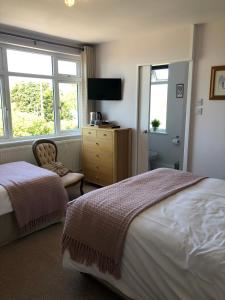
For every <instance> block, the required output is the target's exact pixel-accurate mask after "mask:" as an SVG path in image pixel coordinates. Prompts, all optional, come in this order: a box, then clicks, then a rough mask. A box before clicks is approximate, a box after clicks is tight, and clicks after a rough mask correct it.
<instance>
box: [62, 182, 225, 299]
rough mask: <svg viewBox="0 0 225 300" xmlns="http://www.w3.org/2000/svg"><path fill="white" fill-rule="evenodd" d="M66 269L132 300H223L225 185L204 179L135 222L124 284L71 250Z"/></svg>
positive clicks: (125, 259) (126, 252)
mask: <svg viewBox="0 0 225 300" xmlns="http://www.w3.org/2000/svg"><path fill="white" fill-rule="evenodd" d="M98 193H101V190H99V191H98ZM93 196H94V195H93ZM146 196H147V195H146ZM90 197H91V193H90ZM81 200H82V199H81ZM67 218H68V216H67ZM66 226H67V223H66V225H65V231H66ZM80 230H81V231H82V228H80ZM102 238H103V239H104V234H103V235H102ZM63 265H64V267H65V268H69V269H72V270H74V271H75V272H77V271H79V272H82V273H87V274H90V275H92V276H94V277H96V278H97V279H99V280H100V281H103V282H105V283H106V284H107V285H109V286H111V287H112V288H113V289H115V290H117V291H119V293H121V294H122V295H124V297H125V298H128V299H135V300H139V299H140V300H155V299H157V300H158V299H159V300H166V299H169V300H176V299H182V300H195V299H196V300H208V299H213V300H223V299H224V298H225V284H224V283H225V181H223V180H219V179H211V178H205V179H202V180H200V181H199V182H196V183H195V184H193V185H191V186H189V187H186V188H184V189H183V190H181V191H178V192H177V193H175V194H173V195H170V196H168V197H166V199H164V200H163V201H160V202H158V203H156V204H154V205H153V206H151V207H150V208H148V209H145V210H144V211H142V212H141V213H140V214H139V215H138V216H136V217H135V218H134V219H133V221H132V222H131V224H130V226H129V228H128V231H127V234H126V239H125V242H124V248H123V255H122V261H121V277H120V278H119V279H118V278H115V276H113V275H112V274H110V273H109V272H105V273H103V272H101V271H100V270H99V267H98V266H97V265H96V264H87V263H80V262H78V261H76V259H74V258H72V257H71V251H70V249H69V248H68V247H67V248H66V249H65V251H64V255H63Z"/></svg>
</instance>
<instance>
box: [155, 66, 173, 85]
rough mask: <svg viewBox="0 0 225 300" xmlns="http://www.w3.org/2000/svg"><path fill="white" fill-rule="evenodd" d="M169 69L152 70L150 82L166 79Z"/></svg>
mask: <svg viewBox="0 0 225 300" xmlns="http://www.w3.org/2000/svg"><path fill="white" fill-rule="evenodd" d="M168 77H169V69H168V68H166V69H158V70H157V69H156V70H152V82H157V81H168Z"/></svg>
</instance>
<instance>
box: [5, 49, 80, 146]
mask: <svg viewBox="0 0 225 300" xmlns="http://www.w3.org/2000/svg"><path fill="white" fill-rule="evenodd" d="M7 49H10V50H18V51H23V52H26V51H27V52H29V53H37V54H45V55H50V56H51V57H52V75H37V74H30V73H19V72H9V71H8V65H7ZM58 60H67V61H73V62H76V64H77V75H64V74H58ZM10 76H15V77H26V78H38V79H49V80H52V87H53V106H54V120H55V124H54V125H55V132H54V134H49V135H40V136H39V135H36V136H25V137H13V133H12V117H11V103H10V88H9V77H10ZM0 79H1V80H2V89H3V91H2V93H3V108H4V110H3V120H4V126H5V127H4V129H5V135H4V136H3V137H0V143H7V142H14V141H26V140H34V139H37V138H52V137H53V138H54V137H60V136H62V137H63V136H64V137H65V136H75V135H80V127H81V122H80V120H81V109H79V108H80V107H81V91H82V61H81V55H78V54H75V55H72V54H61V53H57V52H52V51H47V50H37V49H33V48H29V47H23V46H15V45H7V44H3V43H0ZM61 82H62V83H74V84H78V99H77V101H78V103H77V106H78V129H75V130H66V131H61V129H60V105H59V83H61Z"/></svg>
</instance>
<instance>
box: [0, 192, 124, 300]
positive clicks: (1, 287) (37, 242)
mask: <svg viewBox="0 0 225 300" xmlns="http://www.w3.org/2000/svg"><path fill="white" fill-rule="evenodd" d="M87 190H88V188H87V187H86V191H87ZM89 190H91V188H90V189H89ZM62 228H63V225H62V224H56V225H53V226H51V227H48V228H46V229H44V230H42V231H39V232H36V233H34V234H32V235H30V236H27V237H25V238H23V239H20V240H18V241H16V242H14V243H11V244H9V245H7V246H4V247H2V248H0V299H1V300H14V299H15V300H30V299H41V300H42V299H43V300H53V299H54V300H63V299H65V300H70V299H74V300H106V299H107V300H119V299H120V298H119V297H118V296H117V295H116V294H114V293H113V292H111V291H110V290H109V289H107V288H106V287H104V286H103V285H102V284H100V283H99V282H98V281H96V280H94V279H92V278H91V277H88V276H84V275H81V274H80V273H79V272H72V271H70V270H64V269H63V267H62V256H61V249H60V239H61V234H62Z"/></svg>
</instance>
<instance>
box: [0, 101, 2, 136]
mask: <svg viewBox="0 0 225 300" xmlns="http://www.w3.org/2000/svg"><path fill="white" fill-rule="evenodd" d="M0 101H1V99H0ZM0 104H1V103H0ZM0 136H3V120H2V109H1V108H0Z"/></svg>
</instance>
